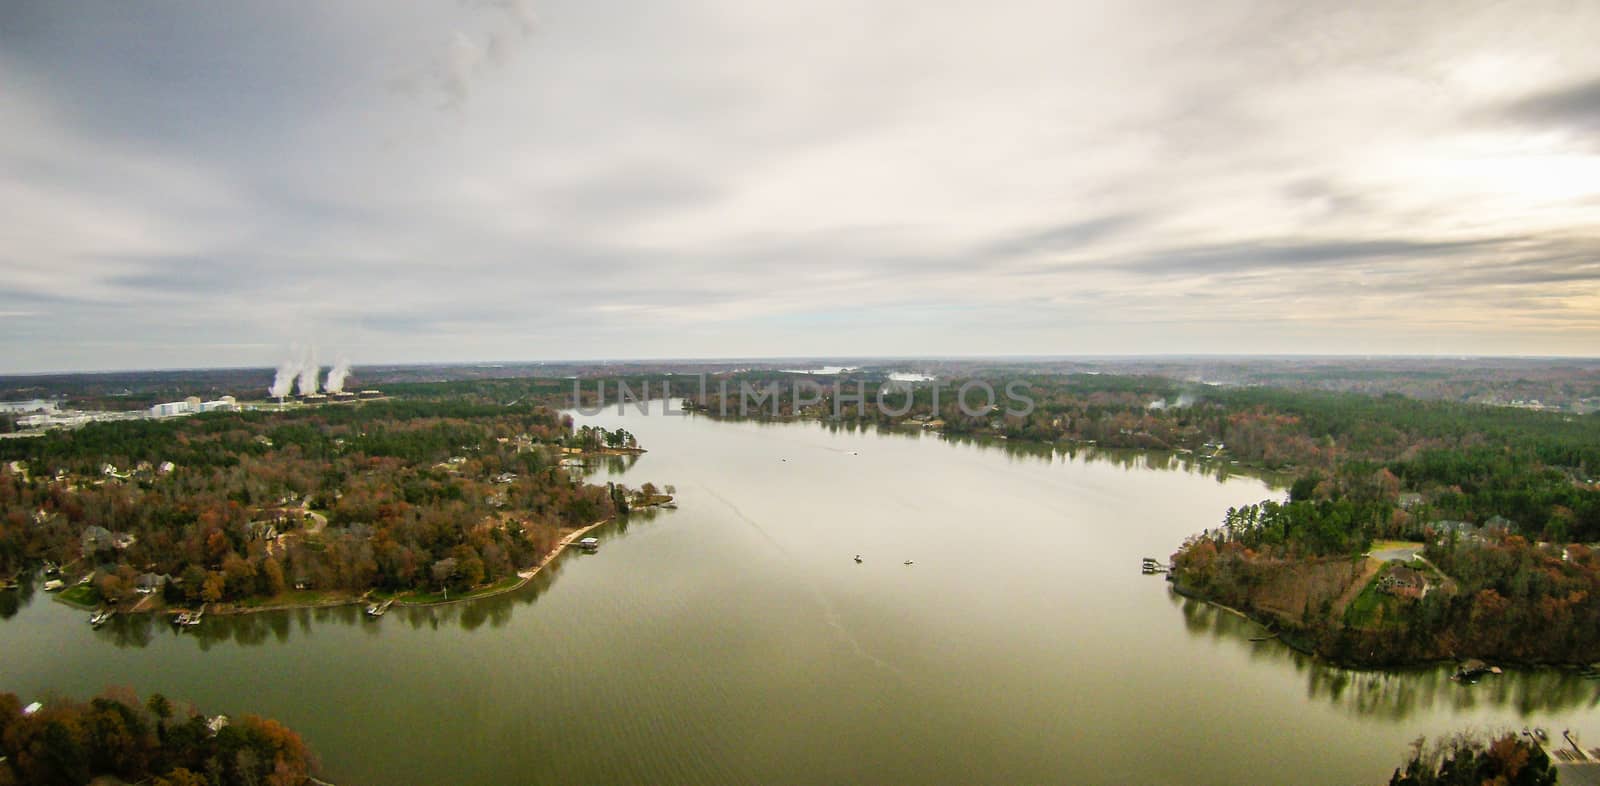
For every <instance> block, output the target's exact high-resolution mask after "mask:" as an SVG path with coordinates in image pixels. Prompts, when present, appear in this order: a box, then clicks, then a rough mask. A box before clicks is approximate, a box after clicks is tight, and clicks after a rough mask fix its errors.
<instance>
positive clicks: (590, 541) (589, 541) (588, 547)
mask: <svg viewBox="0 0 1600 786" xmlns="http://www.w3.org/2000/svg"><path fill="white" fill-rule="evenodd" d="M578 548H580V549H583V550H584V551H599V550H600V539H599V538H584V539H583V540H580V541H578Z"/></svg>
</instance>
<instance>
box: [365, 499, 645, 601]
mask: <svg viewBox="0 0 1600 786" xmlns="http://www.w3.org/2000/svg"><path fill="white" fill-rule="evenodd" d="M616 520H617V517H616V516H612V517H611V518H608V519H601V520H599V521H596V522H595V523H593V524H590V525H588V526H586V527H580V528H578V529H576V530H573V531H572V532H571V533H570V534H568V535H567V536H566V537H564V538H562V539H561V540H559V541H556V547H555V548H553V549H551V550H550V553H549V554H546V555H545V556H544V559H541V560H539V564H537V565H534V566H533V567H531V568H528V569H527V570H519V571H517V582H516V583H515V584H512V585H510V586H507V587H504V588H502V589H497V590H489V591H485V592H483V593H481V594H477V595H472V594H469V595H468V596H467V597H464V598H456V599H455V600H427V601H407V600H400V599H399V598H396V599H395V601H394V605H396V606H406V607H409V608H421V607H424V606H448V605H450V604H453V603H466V602H468V601H474V600H482V599H483V598H492V597H495V596H496V595H504V594H506V593H507V592H515V591H517V590H519V589H522V588H523V587H526V586H527V585H528V582H530V581H533V579H534V577H535V576H538V575H539V571H541V570H544V568H545V566H546V565H549V564H550V563H552V562H555V561H556V558H557V557H560V556H561V555H562V554H564V553H566V551H567V547H568V546H571V545H572V544H574V543H577V542H578V539H579V538H582V537H583V536H584V535H585V534H587V533H588V532H589V531H590V530H593V529H594V528H596V527H600V526H604V525H606V524H610V523H611V522H613V521H616ZM470 592H471V591H470V590H469V593H470Z"/></svg>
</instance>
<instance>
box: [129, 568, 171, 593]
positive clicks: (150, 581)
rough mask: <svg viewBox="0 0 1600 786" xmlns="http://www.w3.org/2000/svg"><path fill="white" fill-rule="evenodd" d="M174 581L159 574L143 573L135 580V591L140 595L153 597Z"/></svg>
mask: <svg viewBox="0 0 1600 786" xmlns="http://www.w3.org/2000/svg"><path fill="white" fill-rule="evenodd" d="M171 579H172V577H171V576H166V575H163V574H159V573H141V574H139V576H138V577H137V578H135V579H134V580H133V591H134V592H137V593H139V594H140V595H152V594H155V593H156V592H158V591H160V590H161V588H162V587H165V586H166V585H167V582H168V581H170V580H171Z"/></svg>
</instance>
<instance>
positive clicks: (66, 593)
mask: <svg viewBox="0 0 1600 786" xmlns="http://www.w3.org/2000/svg"><path fill="white" fill-rule="evenodd" d="M56 597H59V598H61V599H62V600H64V601H66V602H68V603H73V604H76V605H79V606H98V605H100V593H99V591H97V590H96V589H95V588H94V587H93V586H91V585H88V584H79V585H77V586H74V587H69V588H68V589H65V590H62V591H61V594H60V595H58V596H56Z"/></svg>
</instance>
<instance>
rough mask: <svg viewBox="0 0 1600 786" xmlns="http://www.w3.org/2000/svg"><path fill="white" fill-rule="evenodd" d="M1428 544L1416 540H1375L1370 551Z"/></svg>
mask: <svg viewBox="0 0 1600 786" xmlns="http://www.w3.org/2000/svg"><path fill="white" fill-rule="evenodd" d="M1424 545H1427V544H1424V543H1421V542H1419V541H1414V540H1375V541H1372V548H1370V549H1368V551H1386V550H1388V549H1409V548H1418V547H1421V546H1424Z"/></svg>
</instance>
